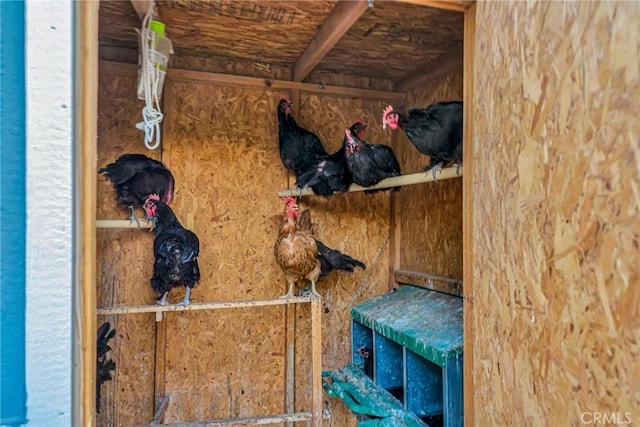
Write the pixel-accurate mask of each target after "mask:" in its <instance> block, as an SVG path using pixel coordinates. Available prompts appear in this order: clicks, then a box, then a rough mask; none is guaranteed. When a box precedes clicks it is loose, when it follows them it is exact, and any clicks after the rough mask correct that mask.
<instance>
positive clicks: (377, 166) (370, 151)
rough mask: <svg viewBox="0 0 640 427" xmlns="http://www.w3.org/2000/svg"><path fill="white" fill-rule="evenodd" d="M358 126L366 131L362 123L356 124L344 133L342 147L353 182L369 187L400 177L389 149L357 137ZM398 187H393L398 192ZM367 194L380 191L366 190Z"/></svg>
mask: <svg viewBox="0 0 640 427" xmlns="http://www.w3.org/2000/svg"><path fill="white" fill-rule="evenodd" d="M358 125H359V126H361V127H362V128H363V130H364V129H366V125H364V124H363V123H356V125H355V129H356V131H355V132H354V131H353V130H352V129H353V127H352V128H351V129H347V130H346V131H345V137H344V142H343V145H344V147H345V158H346V160H347V166H349V171H350V172H351V175H352V177H353V182H355V183H356V184H358V185H360V186H362V187H371V186H372V185H376V184H377V183H379V182H380V181H382V180H383V179H385V178H389V177H392V176H398V175H400V163H398V159H397V158H396V156H395V154H394V153H393V150H392V149H391V147H389V146H387V145H384V144H370V143H368V142H366V141H364V140H362V139H360V137H359V136H358V135H361V134H362V133H361V132H359V131H358ZM399 189H400V187H394V189H393V190H394V191H398V190H399ZM366 191H367V192H369V193H372V192H376V191H380V190H366Z"/></svg>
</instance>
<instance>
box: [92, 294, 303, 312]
mask: <svg viewBox="0 0 640 427" xmlns="http://www.w3.org/2000/svg"><path fill="white" fill-rule="evenodd" d="M310 301H311V297H290V298H270V299H263V300H245V301H221V302H195V303H191V304H189V305H187V306H186V307H185V306H181V305H173V304H172V305H135V306H128V307H127V306H122V307H103V308H98V310H97V314H133V313H158V312H159V313H166V312H174V311H197V310H217V309H222V308H244V307H265V306H271V305H286V304H300V303H307V302H310Z"/></svg>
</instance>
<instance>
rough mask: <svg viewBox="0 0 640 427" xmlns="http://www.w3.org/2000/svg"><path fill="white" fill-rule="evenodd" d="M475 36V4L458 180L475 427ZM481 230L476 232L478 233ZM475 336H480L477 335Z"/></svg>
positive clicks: (467, 421) (469, 394)
mask: <svg viewBox="0 0 640 427" xmlns="http://www.w3.org/2000/svg"><path fill="white" fill-rule="evenodd" d="M475 36H476V5H475V3H474V4H472V5H471V6H470V7H469V8H468V9H467V10H466V12H465V13H464V75H463V81H462V101H463V129H464V133H463V135H462V136H463V141H462V143H463V144H464V152H463V158H462V162H463V164H464V167H465V168H467V174H466V175H465V177H464V179H463V180H462V278H463V280H464V284H465V286H464V289H463V295H464V299H463V306H462V310H463V312H464V325H463V326H464V362H463V363H464V366H463V370H464V374H463V378H464V385H463V390H464V425H465V426H473V425H475V413H474V393H475V390H474V369H473V366H474V361H473V358H474V355H473V348H474V343H476V342H477V341H476V336H475V335H476V334H478V332H477V331H476V326H475V318H474V314H473V295H474V287H475V285H476V284H475V283H474V280H473V279H474V272H473V269H474V265H475V261H474V247H473V246H474V235H475V230H474V228H473V219H474V205H475V204H474V197H477V196H476V195H475V194H474V185H473V175H474V173H473V171H474V168H475V165H474V153H476V152H478V151H479V150H481V149H482V148H483V147H481V146H480V144H478V143H477V142H476V140H475V133H474V118H475V112H474V109H475V102H474V94H473V93H474V71H475V69H474V65H473V64H474V59H475V58H474V55H475ZM482 232H483V231H482V230H480V233H482ZM477 336H482V334H481V333H480V334H478V335H477Z"/></svg>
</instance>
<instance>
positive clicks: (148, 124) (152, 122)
mask: <svg viewBox="0 0 640 427" xmlns="http://www.w3.org/2000/svg"><path fill="white" fill-rule="evenodd" d="M154 7H155V2H154V1H153V0H151V1H150V2H149V8H148V9H147V13H146V15H145V16H144V19H143V20H142V28H141V29H140V31H138V35H139V36H140V50H141V55H142V64H141V69H140V82H141V84H142V90H143V92H144V101H145V106H144V108H143V109H142V120H143V121H142V122H139V123H137V124H136V128H138V129H140V130H143V131H144V145H145V147H147V148H148V149H149V150H155V149H156V148H158V147H159V146H160V141H161V127H160V124H161V123H162V119H163V118H164V115H163V114H162V110H161V107H160V99H159V96H158V93H160V91H161V90H162V88H161V87H160V81H161V80H162V79H161V78H160V73H161V72H162V71H161V69H160V67H159V66H153V64H152V63H151V62H150V61H154V60H156V61H157V60H158V59H157V58H156V57H155V55H158V54H157V53H155V52H154V57H150V55H149V50H150V49H151V48H152V46H154V40H155V33H154V32H153V31H151V28H150V23H151V19H152V18H153V12H154ZM159 89H160V90H159ZM154 136H155V142H153V139H154ZM152 142H153V143H152Z"/></svg>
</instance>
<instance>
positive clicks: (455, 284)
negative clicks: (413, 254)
mask: <svg viewBox="0 0 640 427" xmlns="http://www.w3.org/2000/svg"><path fill="white" fill-rule="evenodd" d="M393 280H394V281H396V282H397V283H401V284H403V285H413V286H418V287H420V288H425V289H430V290H432V291H438V292H444V293H447V294H451V295H456V296H459V297H461V296H462V280H460V279H455V278H453V277H444V276H437V275H435V274H428V273H421V272H418V271H411V270H395V271H394V272H393Z"/></svg>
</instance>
